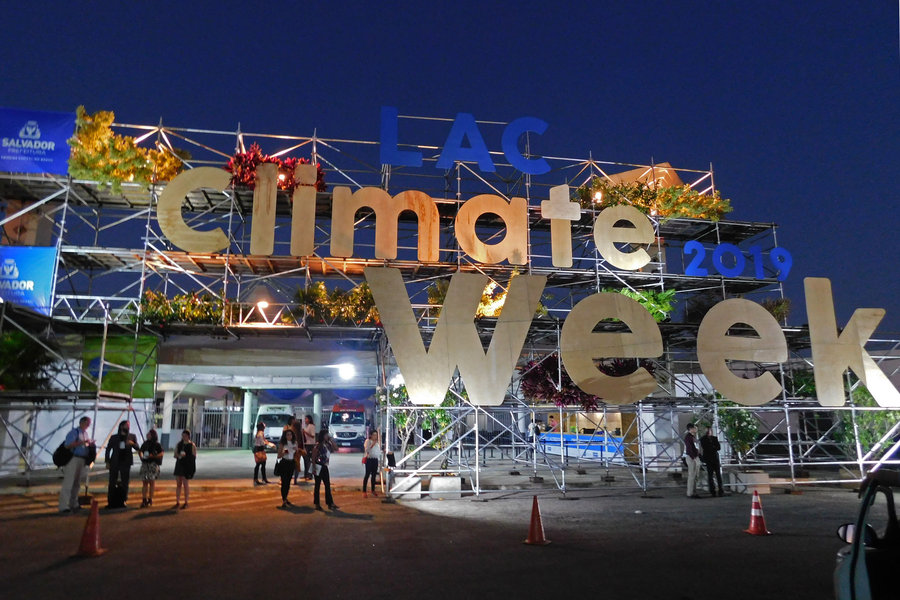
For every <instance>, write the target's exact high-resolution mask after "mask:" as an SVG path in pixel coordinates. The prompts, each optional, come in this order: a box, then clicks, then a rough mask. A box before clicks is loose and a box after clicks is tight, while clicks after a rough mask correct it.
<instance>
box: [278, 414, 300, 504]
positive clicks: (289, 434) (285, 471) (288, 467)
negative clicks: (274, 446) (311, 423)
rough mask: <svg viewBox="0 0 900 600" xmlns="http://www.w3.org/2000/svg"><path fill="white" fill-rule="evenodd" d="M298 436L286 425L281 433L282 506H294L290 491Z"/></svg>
mask: <svg viewBox="0 0 900 600" xmlns="http://www.w3.org/2000/svg"><path fill="white" fill-rule="evenodd" d="M297 448H298V446H297V438H296V437H295V436H294V430H293V429H292V428H290V427H285V428H284V431H283V432H282V433H281V443H279V444H278V458H279V459H280V461H281V463H280V464H281V466H280V467H279V469H280V471H281V473H280V475H281V508H287V507H288V506H293V503H291V501H290V500H288V492H290V491H291V476H292V475H293V474H294V455H295V454H296V453H297Z"/></svg>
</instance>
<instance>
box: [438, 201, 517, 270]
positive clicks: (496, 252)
mask: <svg viewBox="0 0 900 600" xmlns="http://www.w3.org/2000/svg"><path fill="white" fill-rule="evenodd" d="M489 213H493V214H495V215H497V216H498V217H500V218H501V219H503V223H504V224H505V225H506V235H505V236H504V237H503V239H502V240H501V241H499V242H497V243H496V244H485V243H484V242H482V241H481V240H480V239H478V234H477V233H476V232H475V222H476V221H478V217H480V216H482V215H485V214H489ZM456 240H457V241H458V242H459V247H460V248H462V250H463V252H465V253H466V254H468V255H469V256H471V257H472V258H474V259H475V260H477V261H478V262H483V263H485V264H489V265H491V264H496V263H499V262H501V261H503V260H508V261H509V264H511V265H524V264H525V263H527V262H528V203H527V202H526V201H525V198H512V199H510V201H509V202H508V203H507V202H506V200H504V199H503V198H501V197H500V196H495V195H494V194H479V195H478V196H475V197H473V198H470V199H469V200H468V201H466V203H465V204H463V205H462V206H461V207H460V209H459V212H458V213H457V214H456Z"/></svg>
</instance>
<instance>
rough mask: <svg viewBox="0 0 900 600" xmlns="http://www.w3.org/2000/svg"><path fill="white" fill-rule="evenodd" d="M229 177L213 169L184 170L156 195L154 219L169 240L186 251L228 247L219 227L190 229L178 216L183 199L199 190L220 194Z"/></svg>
mask: <svg viewBox="0 0 900 600" xmlns="http://www.w3.org/2000/svg"><path fill="white" fill-rule="evenodd" d="M230 181H231V175H229V174H228V172H227V171H224V170H222V169H216V168H214V167H197V168H196V169H191V170H189V171H184V172H182V173H179V174H178V175H176V176H175V178H174V179H173V180H172V181H170V182H169V185H167V186H166V189H164V190H163V193H162V194H160V196H159V202H158V203H157V205H156V220H157V221H158V222H159V228H160V229H161V230H162V232H163V233H164V234H165V236H166V237H167V238H169V241H171V242H172V243H173V244H174V245H175V246H178V247H179V248H181V249H182V250H184V251H185V252H218V251H219V250H224V249H225V248H227V247H228V236H226V235H225V232H223V231H222V229H221V228H218V227H217V228H216V229H213V230H211V231H197V230H196V229H194V228H193V227H189V226H188V224H187V223H185V222H184V217H182V216H181V204H182V202H184V197H185V196H187V195H188V194H189V193H190V192H192V191H194V190H196V189H199V188H210V189H214V190H216V191H222V190H224V189H225V188H227V187H228V183H229V182H230Z"/></svg>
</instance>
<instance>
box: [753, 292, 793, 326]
mask: <svg viewBox="0 0 900 600" xmlns="http://www.w3.org/2000/svg"><path fill="white" fill-rule="evenodd" d="M759 304H760V306H762V307H763V308H764V309H766V310H767V311H769V313H770V314H771V315H772V316H773V317H775V320H776V321H785V320H787V318H788V315H790V314H791V299H790V298H766V299H765V300H763V301H762V302H760V303H759Z"/></svg>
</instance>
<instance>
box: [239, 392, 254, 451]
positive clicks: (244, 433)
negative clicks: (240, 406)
mask: <svg viewBox="0 0 900 600" xmlns="http://www.w3.org/2000/svg"><path fill="white" fill-rule="evenodd" d="M256 403H257V400H256V394H254V393H253V392H252V391H250V390H244V421H243V423H242V424H241V444H242V447H244V448H249V447H250V444H251V443H253V442H252V440H253V436H254V434H255V433H256V423H254V422H253V421H254V419H255V417H256V409H257V404H256Z"/></svg>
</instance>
